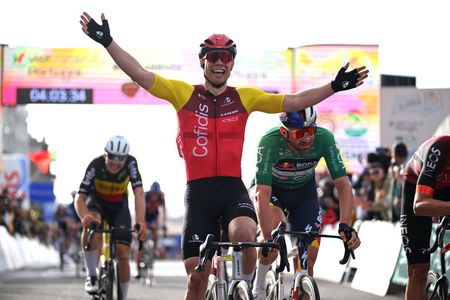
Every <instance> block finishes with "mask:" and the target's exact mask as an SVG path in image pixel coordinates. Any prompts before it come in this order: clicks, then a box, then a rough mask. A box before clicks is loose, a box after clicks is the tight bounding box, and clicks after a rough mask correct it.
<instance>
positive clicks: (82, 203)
mask: <svg viewBox="0 0 450 300" xmlns="http://www.w3.org/2000/svg"><path fill="white" fill-rule="evenodd" d="M86 200H87V197H86V196H85V195H84V194H78V198H76V199H75V211H76V212H77V215H78V217H79V218H80V219H81V220H82V219H83V218H84V217H85V216H86V214H87V213H88V212H89V210H88V208H87V206H86Z"/></svg>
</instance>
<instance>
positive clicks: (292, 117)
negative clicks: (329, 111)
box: [280, 106, 317, 128]
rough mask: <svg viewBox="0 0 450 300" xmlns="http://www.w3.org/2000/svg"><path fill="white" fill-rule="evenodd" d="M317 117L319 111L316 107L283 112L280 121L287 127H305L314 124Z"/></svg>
mask: <svg viewBox="0 0 450 300" xmlns="http://www.w3.org/2000/svg"><path fill="white" fill-rule="evenodd" d="M316 119H317V113H316V110H315V109H314V107H312V106H311V107H307V108H305V109H302V110H299V111H294V112H289V113H286V112H283V113H281V114H280V121H281V123H283V125H284V127H286V128H303V127H310V126H314V125H315V123H316Z"/></svg>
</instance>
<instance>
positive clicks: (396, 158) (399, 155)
mask: <svg viewBox="0 0 450 300" xmlns="http://www.w3.org/2000/svg"><path fill="white" fill-rule="evenodd" d="M407 158H408V148H407V147H406V145H405V144H404V143H396V144H395V145H394V147H393V156H392V159H391V165H390V166H389V170H388V181H389V186H390V189H389V194H388V198H389V204H390V207H391V221H392V222H397V221H399V219H400V208H401V197H402V184H403V179H402V176H401V174H402V172H403V168H404V164H405V162H406V159H407Z"/></svg>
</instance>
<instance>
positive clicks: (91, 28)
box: [88, 19, 113, 48]
mask: <svg viewBox="0 0 450 300" xmlns="http://www.w3.org/2000/svg"><path fill="white" fill-rule="evenodd" d="M88 32H89V34H88V35H89V37H90V38H91V39H93V40H94V41H96V42H97V43H100V44H102V45H103V47H105V48H106V47H108V46H109V45H110V44H111V43H112V41H113V39H112V37H111V34H110V32H109V25H108V20H102V25H101V26H100V25H99V24H97V22H95V21H94V19H91V20H90V21H89V23H88Z"/></svg>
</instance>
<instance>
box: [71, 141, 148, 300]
mask: <svg viewBox="0 0 450 300" xmlns="http://www.w3.org/2000/svg"><path fill="white" fill-rule="evenodd" d="M104 150H105V153H104V154H103V155H101V156H98V157H96V158H95V159H94V160H92V161H91V162H90V163H89V165H88V167H87V169H86V173H85V175H84V178H83V181H82V182H81V184H80V188H79V190H78V197H77V198H76V200H75V208H76V210H77V213H78V216H79V217H80V219H81V222H82V224H83V233H82V245H83V249H84V246H85V244H86V238H87V229H89V228H91V227H92V226H94V225H96V224H97V225H100V224H101V221H102V220H103V219H106V220H107V221H108V224H110V225H112V226H114V227H116V228H123V229H129V228H131V214H130V210H129V208H128V184H131V187H132V189H133V193H134V199H135V211H136V224H139V230H138V237H139V239H140V240H141V241H144V240H145V239H146V238H147V227H146V226H145V220H144V211H145V209H144V190H143V188H142V179H141V174H140V173H139V169H138V164H137V161H136V158H135V157H134V156H132V155H130V154H129V151H130V144H129V142H128V140H127V139H126V138H125V137H123V136H119V135H116V136H113V137H111V138H110V139H109V140H108V142H107V143H106V145H105V149H104ZM135 228H136V227H135ZM136 229H138V228H136ZM100 242H101V239H100V234H99V233H95V237H94V239H93V240H92V243H91V246H90V249H89V250H84V258H85V263H86V272H87V278H86V283H85V290H86V292H88V293H89V294H95V293H96V292H97V291H98V278H97V273H96V267H97V265H98V253H99V249H100ZM130 245H131V233H130V232H128V233H122V232H119V233H118V234H117V258H118V261H119V272H120V274H119V278H120V287H121V290H122V296H123V300H126V299H127V295H128V287H129V284H130V263H129V257H130Z"/></svg>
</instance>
